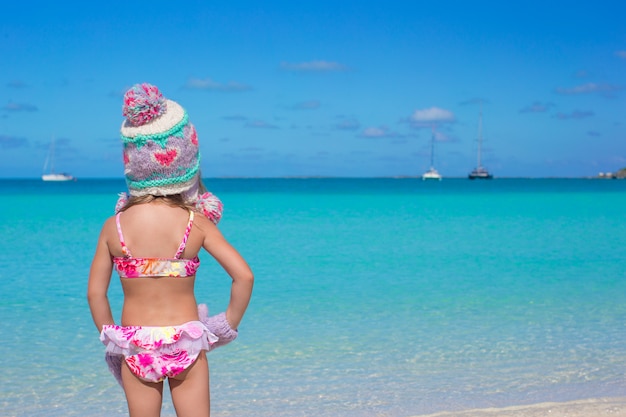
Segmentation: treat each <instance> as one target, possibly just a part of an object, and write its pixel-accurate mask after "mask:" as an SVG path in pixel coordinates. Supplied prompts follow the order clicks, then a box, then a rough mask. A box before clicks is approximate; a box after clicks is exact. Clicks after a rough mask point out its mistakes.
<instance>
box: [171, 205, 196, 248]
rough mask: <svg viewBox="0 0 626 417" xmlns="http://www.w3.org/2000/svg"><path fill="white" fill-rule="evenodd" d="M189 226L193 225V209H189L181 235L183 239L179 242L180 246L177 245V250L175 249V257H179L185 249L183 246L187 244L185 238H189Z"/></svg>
mask: <svg viewBox="0 0 626 417" xmlns="http://www.w3.org/2000/svg"><path fill="white" fill-rule="evenodd" d="M191 226H193V210H189V221H188V222H187V229H185V235H184V236H183V241H182V242H180V246H179V247H178V251H176V256H174V257H175V258H176V259H180V257H181V256H182V255H183V252H184V251H185V246H187V239H188V238H189V233H190V232H191Z"/></svg>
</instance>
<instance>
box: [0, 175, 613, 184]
mask: <svg viewBox="0 0 626 417" xmlns="http://www.w3.org/2000/svg"><path fill="white" fill-rule="evenodd" d="M203 179H206V180H212V179H220V180H231V179H237V180H273V179H276V180H279V179H283V180H289V179H295V180H306V179H346V180H372V179H415V180H420V181H421V180H422V177H421V175H393V176H380V177H379V176H374V177H350V176H323V175H293V176H279V177H255V176H221V177H203ZM519 179H522V180H552V179H558V180H603V181H604V180H616V179H617V180H619V179H624V178H619V177H602V176H581V177H559V176H550V177H524V176H515V177H506V176H503V177H499V176H494V177H493V179H492V180H474V181H476V182H485V181H493V180H519ZM93 180H97V181H102V180H111V181H112V180H120V181H124V178H120V177H77V178H76V180H75V181H93ZM443 180H444V181H445V180H469V179H468V178H467V176H458V177H457V176H451V177H444V178H443ZM0 181H41V178H40V177H0ZM75 181H68V182H66V183H72V182H75Z"/></svg>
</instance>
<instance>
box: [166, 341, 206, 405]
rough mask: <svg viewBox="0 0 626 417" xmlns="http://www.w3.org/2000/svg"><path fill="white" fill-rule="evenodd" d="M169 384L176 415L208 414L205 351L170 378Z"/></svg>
mask: <svg viewBox="0 0 626 417" xmlns="http://www.w3.org/2000/svg"><path fill="white" fill-rule="evenodd" d="M169 384H170V391H171V393H172V402H173V403H174V408H175V409H176V416H177V417H209V416H210V414H211V399H210V394H209V363H208V361H207V358H206V353H205V352H202V353H201V354H200V356H198V359H196V361H195V362H194V363H193V364H192V365H191V366H190V367H189V368H187V369H186V370H185V371H184V372H182V373H180V374H178V375H176V376H175V377H174V378H170V379H169Z"/></svg>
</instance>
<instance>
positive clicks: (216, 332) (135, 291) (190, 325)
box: [87, 84, 254, 417]
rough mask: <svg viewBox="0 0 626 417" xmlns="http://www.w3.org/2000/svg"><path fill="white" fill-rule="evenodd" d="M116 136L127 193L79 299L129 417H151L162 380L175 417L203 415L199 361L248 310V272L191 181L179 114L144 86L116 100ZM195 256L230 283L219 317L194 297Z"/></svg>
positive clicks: (205, 392) (203, 375)
mask: <svg viewBox="0 0 626 417" xmlns="http://www.w3.org/2000/svg"><path fill="white" fill-rule="evenodd" d="M123 115H124V116H125V117H126V120H125V121H124V123H123V124H122V128H121V136H122V141H123V144H124V174H125V176H126V183H127V185H128V190H129V194H130V196H128V195H123V196H122V197H120V200H119V201H118V203H117V206H116V210H115V211H116V215H115V216H113V217H111V218H109V219H108V220H107V221H106V222H105V223H104V226H103V227H102V231H101V233H100V237H99V239H98V245H97V248H96V253H95V255H94V258H93V262H92V265H91V270H90V273H89V284H88V290H87V298H88V301H89V308H90V309H91V314H92V317H93V320H94V323H95V325H96V327H97V328H98V331H100V340H101V341H102V342H103V343H104V344H105V346H106V360H107V363H108V365H109V368H110V370H111V372H112V373H113V374H114V375H115V377H116V378H117V380H118V382H119V383H120V384H121V385H122V387H123V388H124V392H125V394H126V399H127V401H128V409H129V413H130V416H131V417H133V416H159V415H160V411H161V403H162V395H163V381H164V379H165V378H167V379H168V382H169V386H170V391H171V395H172V401H173V403H174V408H175V409H176V415H177V416H178V417H185V416H203V417H204V416H209V415H210V395H209V368H208V362H207V358H206V352H207V351H209V350H211V349H213V348H215V347H217V346H221V345H224V344H226V343H228V342H230V341H232V340H233V339H234V338H235V337H236V336H237V330H236V329H237V328H238V327H239V323H240V322H241V319H242V317H243V315H244V313H245V311H246V308H247V307H248V302H249V301H250V296H251V293H252V284H253V281H254V278H253V275H252V271H251V270H250V268H249V267H248V265H247V263H246V262H245V260H244V259H243V258H242V257H241V255H239V253H238V252H237V251H236V250H235V249H234V248H233V247H232V246H231V245H230V244H229V243H228V242H227V241H226V240H225V239H224V237H223V236H222V234H221V233H220V231H219V230H218V229H217V226H216V224H217V222H218V221H219V219H220V217H221V214H222V203H221V202H220V201H219V200H218V199H217V197H215V196H213V195H212V194H211V193H208V192H207V191H206V189H205V188H204V185H203V184H202V181H201V179H200V169H199V167H200V153H199V148H198V137H197V135H196V130H195V128H194V126H193V125H192V124H191V123H190V122H189V118H188V116H187V112H186V111H185V110H184V109H183V108H182V107H181V106H180V105H179V104H178V103H176V102H174V101H171V100H166V99H165V98H164V97H163V96H162V94H161V93H160V92H159V90H158V89H157V88H156V87H154V86H152V85H149V84H141V85H135V86H134V87H133V88H131V89H130V90H128V91H127V92H126V94H125V95H124V106H123ZM202 248H204V249H205V250H206V251H207V252H209V254H211V256H213V258H215V259H216V260H217V262H218V263H219V264H220V265H221V266H222V267H223V268H224V270H225V271H226V272H227V273H228V274H229V275H230V277H231V278H232V288H231V294H230V302H229V304H228V308H227V309H226V312H225V313H221V314H219V315H217V316H212V317H208V311H207V308H206V306H205V305H200V306H198V305H197V303H196V299H195V296H194V283H195V279H196V272H197V270H198V268H199V266H200V259H199V258H198V253H199V252H200V250H201V249H202ZM113 269H115V271H116V272H117V273H118V274H119V276H120V280H121V283H122V289H123V291H124V304H123V308H122V317H121V323H120V325H116V324H115V321H114V320H113V315H112V313H111V307H110V305H109V301H108V298H107V291H108V288H109V282H110V280H111V274H112V271H113Z"/></svg>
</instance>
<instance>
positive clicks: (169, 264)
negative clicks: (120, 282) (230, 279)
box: [113, 211, 200, 278]
mask: <svg viewBox="0 0 626 417" xmlns="http://www.w3.org/2000/svg"><path fill="white" fill-rule="evenodd" d="M120 214H121V213H117V216H115V223H116V224H117V234H118V235H119V237H120V244H121V245H122V252H123V253H124V256H121V257H120V256H114V257H113V266H114V267H115V270H116V271H117V273H118V274H120V278H145V277H181V278H182V277H191V276H194V275H195V274H196V271H197V270H198V268H199V267H200V259H199V258H198V257H197V256H196V257H195V258H193V259H182V258H181V256H182V255H183V252H184V250H185V245H186V244H187V239H188V238H189V232H191V226H192V225H193V211H190V212H189V222H188V223H187V229H186V230H185V235H184V236H183V241H182V242H181V243H180V246H179V247H178V250H177V251H176V255H174V257H173V258H133V256H132V255H131V254H130V250H129V249H128V248H127V247H126V243H124V236H123V235H122V228H121V226H120Z"/></svg>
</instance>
